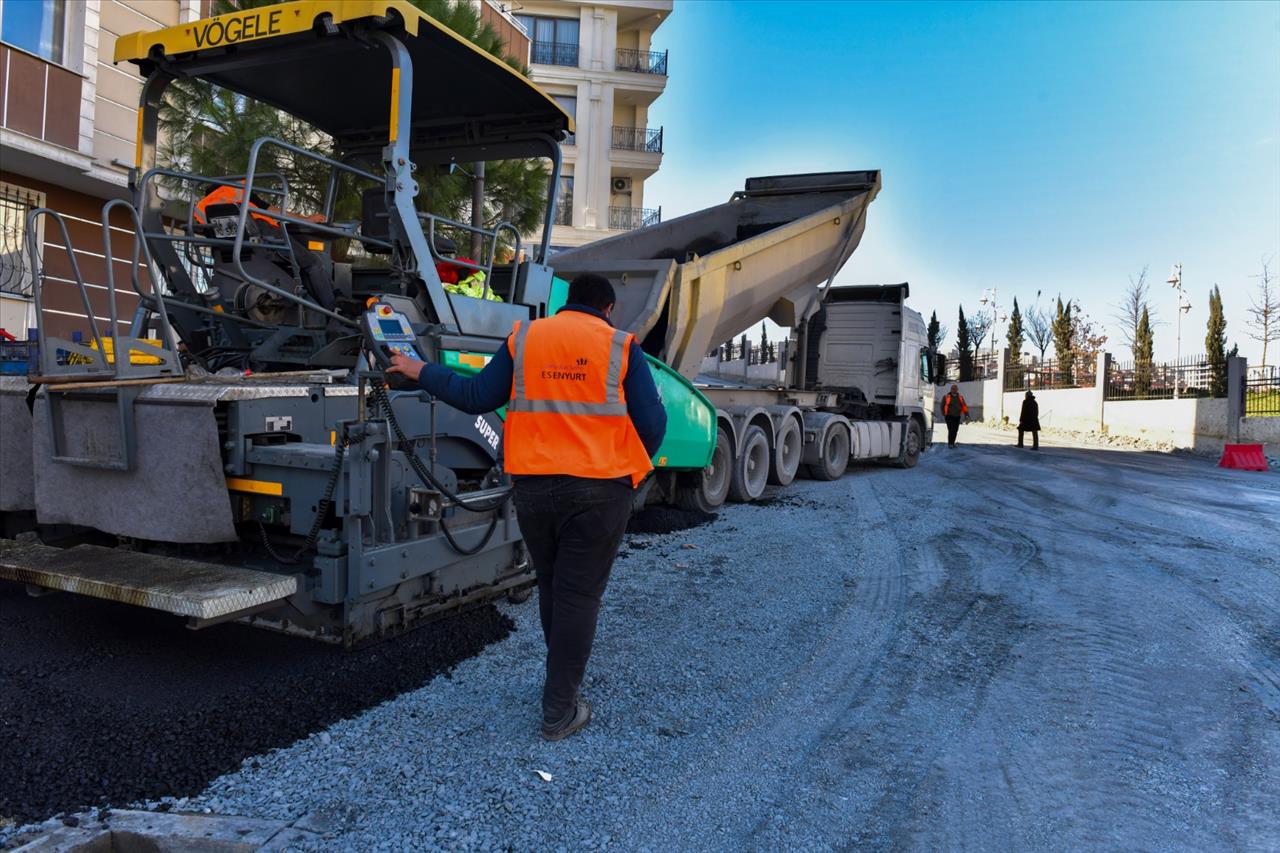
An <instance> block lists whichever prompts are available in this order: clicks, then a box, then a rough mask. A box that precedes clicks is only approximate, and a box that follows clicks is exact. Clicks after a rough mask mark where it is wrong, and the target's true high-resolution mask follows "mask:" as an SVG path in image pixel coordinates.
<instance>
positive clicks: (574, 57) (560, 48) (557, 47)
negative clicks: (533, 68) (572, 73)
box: [529, 41, 578, 68]
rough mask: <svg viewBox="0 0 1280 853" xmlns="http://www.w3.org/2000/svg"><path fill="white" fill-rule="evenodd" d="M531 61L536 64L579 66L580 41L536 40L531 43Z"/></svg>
mask: <svg viewBox="0 0 1280 853" xmlns="http://www.w3.org/2000/svg"><path fill="white" fill-rule="evenodd" d="M529 61H530V62H532V63H533V64H534V65H565V66H568V67H570V68H577V67H578V43H577V42H555V41H535V42H534V43H533V44H531V45H529Z"/></svg>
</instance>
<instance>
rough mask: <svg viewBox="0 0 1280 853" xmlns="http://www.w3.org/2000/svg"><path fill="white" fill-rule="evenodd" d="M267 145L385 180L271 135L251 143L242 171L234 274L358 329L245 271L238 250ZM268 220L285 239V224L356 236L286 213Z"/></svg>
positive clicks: (335, 315) (359, 175)
mask: <svg viewBox="0 0 1280 853" xmlns="http://www.w3.org/2000/svg"><path fill="white" fill-rule="evenodd" d="M268 145H274V146H276V147H278V148H282V149H284V150H285V151H291V152H293V153H294V154H296V155H298V156H300V157H307V158H310V159H312V160H316V161H318V162H320V163H325V164H327V165H328V166H329V167H330V168H331V169H333V170H341V171H344V172H347V173H348V174H352V175H356V176H357V177H361V178H364V179H366V180H369V181H373V182H374V183H381V182H383V181H384V180H385V178H380V177H378V176H377V175H374V174H372V173H370V172H366V171H364V170H363V169H357V168H356V167H355V166H352V165H350V164H349V163H342V162H340V161H338V160H333V159H331V158H329V157H323V156H321V155H319V154H316V153H315V152H313V151H308V150H307V149H305V148H300V147H299V146H297V145H290V144H289V143H288V142H285V141H283V140H280V139H275V138H273V137H270V136H264V137H262V138H260V139H258V140H256V141H254V143H253V147H252V148H250V149H249V165H248V168H247V169H246V170H245V180H244V187H245V191H244V194H243V195H242V197H241V199H240V216H239V218H238V220H237V222H236V239H235V245H234V246H233V247H232V250H231V262H232V264H233V265H234V266H235V269H236V272H238V273H240V275H241V276H243V277H244V280H245V281H246V282H248V283H250V284H254V285H256V286H258V287H261V288H263V289H264V290H266V291H267V292H269V293H274V294H276V295H277V296H280V297H282V298H284V299H288V300H290V301H291V302H296V303H297V304H298V305H301V306H302V307H303V308H306V309H307V310H309V311H315V312H317V313H319V314H322V315H324V316H326V317H329V318H330V319H332V320H337V321H338V322H339V323H342V324H343V325H344V326H350V327H352V328H359V324H358V323H357V322H356V321H355V320H351V319H349V318H347V317H344V316H342V315H341V314H339V313H338V312H336V311H330V310H329V309H328V308H325V307H323V306H321V305H318V304H316V303H315V302H313V301H311V300H310V299H306V298H303V297H301V296H298V295H297V294H295V293H290V292H289V291H287V290H285V289H283V288H280V287H276V286H275V285H274V284H271V283H270V282H267V281H263V280H261V279H257V278H255V277H253V276H252V275H250V274H249V272H248V271H247V270H245V268H244V261H243V259H242V257H241V250H242V249H243V247H244V237H245V229H246V226H247V225H248V221H249V211H250V208H251V207H252V205H250V204H249V193H250V191H251V190H252V187H253V178H254V174H255V172H256V171H257V167H258V155H259V154H260V153H261V151H262V149H263V148H264V147H266V146H268ZM271 218H272V219H275V220H276V221H278V222H280V223H282V225H281V228H280V230H281V231H282V232H284V233H285V234H286V236H287V233H288V232H287V230H286V229H285V227H284V224H287V223H293V224H295V225H303V226H306V227H308V228H311V229H312V230H314V231H318V232H320V233H321V234H329V235H331V236H333V237H337V238H339V239H344V238H350V237H353V236H355V235H353V234H352V233H351V232H349V231H347V230H344V229H340V228H332V227H330V226H327V225H322V224H320V223H316V222H312V221H310V220H307V219H303V218H301V217H296V216H293V215H291V214H289V213H288V212H285V211H281V212H280V213H279V214H276V213H274V212H273V213H272V215H271ZM357 239H360V240H362V241H363V240H368V239H369V238H367V237H364V236H363V235H360V236H359V237H357ZM370 242H378V243H381V242H382V241H370ZM384 245H387V246H390V244H389V243H386V244H384ZM290 256H291V257H292V247H291V248H290Z"/></svg>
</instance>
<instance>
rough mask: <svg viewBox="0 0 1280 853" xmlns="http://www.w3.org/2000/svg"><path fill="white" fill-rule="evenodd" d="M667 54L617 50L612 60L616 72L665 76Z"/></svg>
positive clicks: (628, 49)
mask: <svg viewBox="0 0 1280 853" xmlns="http://www.w3.org/2000/svg"><path fill="white" fill-rule="evenodd" d="M667 53H668V51H665V50H634V49H632V48H628V47H620V48H618V55H617V57H616V58H615V60H614V69H615V70H617V71H632V72H635V73H636V74H660V75H662V76H663V77H665V76H667Z"/></svg>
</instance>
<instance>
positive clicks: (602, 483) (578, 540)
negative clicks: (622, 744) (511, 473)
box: [515, 476, 632, 723]
mask: <svg viewBox="0 0 1280 853" xmlns="http://www.w3.org/2000/svg"><path fill="white" fill-rule="evenodd" d="M631 498H632V491H631V486H630V485H629V484H628V483H624V482H621V481H618V480H590V479H585V478H582V477H566V476H551V477H519V478H517V479H516V486H515V499H516V514H517V517H518V518H519V519H520V531H521V533H523V534H524V541H525V545H526V546H527V547H528V548H529V556H530V558H532V560H533V567H534V569H535V570H536V571H537V574H538V608H539V610H540V611H541V616H542V635H543V637H544V638H545V639H546V642H547V680H546V682H545V684H544V685H543V688H542V716H543V719H544V720H545V721H546V722H549V723H555V722H558V721H560V720H561V719H563V718H564V717H565V715H566V714H567V713H568V712H569V711H570V710H571V709H572V708H573V706H574V701H575V700H576V699H577V697H578V688H579V687H580V686H581V684H582V675H583V673H584V672H585V671H586V668H587V658H589V657H590V656H591V642H592V640H594V639H595V635H596V617H597V616H598V615H599V613H600V600H601V598H603V597H604V588H605V585H606V584H607V583H608V582H609V570H610V569H611V568H613V560H614V558H615V557H616V556H617V555H618V546H619V544H621V542H622V534H623V533H625V532H626V529H627V519H628V518H629V517H630V515H631Z"/></svg>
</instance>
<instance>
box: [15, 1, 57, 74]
mask: <svg viewBox="0 0 1280 853" xmlns="http://www.w3.org/2000/svg"><path fill="white" fill-rule="evenodd" d="M66 26H67V3H66V0H27V2H24V3H5V4H4V17H3V20H0V41H3V42H5V43H6V44H11V45H13V46H14V47H16V48H20V49H22V50H25V51H27V52H28V53H34V54H35V55H36V56H39V57H42V58H44V59H47V60H49V61H50V62H56V63H58V64H59V65H61V64H62V62H63V56H62V54H63V47H64V45H65V44H66Z"/></svg>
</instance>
